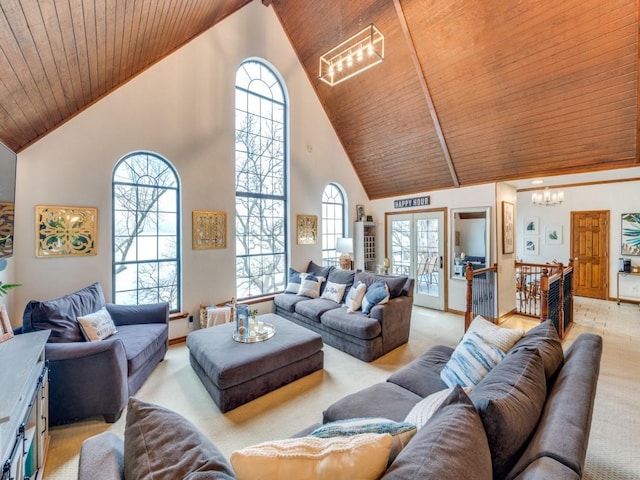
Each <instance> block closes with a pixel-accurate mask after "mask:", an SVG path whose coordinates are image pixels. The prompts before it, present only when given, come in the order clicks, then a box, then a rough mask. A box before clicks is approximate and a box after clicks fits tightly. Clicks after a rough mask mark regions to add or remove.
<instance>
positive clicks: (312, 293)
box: [298, 273, 325, 298]
mask: <svg viewBox="0 0 640 480" xmlns="http://www.w3.org/2000/svg"><path fill="white" fill-rule="evenodd" d="M300 278H301V281H300V290H298V295H302V296H303V297H309V298H318V297H319V296H320V287H321V286H322V284H323V283H324V280H325V277H320V276H317V275H314V274H313V273H303V274H301V275H300Z"/></svg>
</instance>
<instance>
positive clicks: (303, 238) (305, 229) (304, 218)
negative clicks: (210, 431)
mask: <svg viewBox="0 0 640 480" xmlns="http://www.w3.org/2000/svg"><path fill="white" fill-rule="evenodd" d="M296 224H297V226H298V245H315V244H316V243H317V242H318V216H317V215H297V216H296Z"/></svg>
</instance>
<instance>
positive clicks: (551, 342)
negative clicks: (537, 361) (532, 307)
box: [509, 320, 564, 381]
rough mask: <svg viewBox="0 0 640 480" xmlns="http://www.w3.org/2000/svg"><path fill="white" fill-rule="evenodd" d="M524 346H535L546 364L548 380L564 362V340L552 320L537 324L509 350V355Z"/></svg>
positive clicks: (545, 370)
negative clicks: (559, 335) (562, 340)
mask: <svg viewBox="0 0 640 480" xmlns="http://www.w3.org/2000/svg"><path fill="white" fill-rule="evenodd" d="M523 348H535V349H537V350H538V353H539V354H540V358H541V359H542V363H543V364H544V373H545V376H546V377H547V381H551V380H552V379H553V378H554V377H555V376H556V374H557V373H558V370H559V369H560V367H561V366H562V364H563V363H564V352H563V350H562V342H561V341H560V337H558V331H557V330H556V327H555V326H554V325H553V323H551V320H545V321H544V322H542V323H540V324H538V325H536V326H535V327H533V328H532V329H531V330H529V331H528V332H527V333H525V334H524V337H522V338H521V339H520V340H518V342H517V343H516V344H515V345H514V346H513V347H512V348H511V350H509V355H511V354H512V353H515V352H517V351H519V350H520V349H523Z"/></svg>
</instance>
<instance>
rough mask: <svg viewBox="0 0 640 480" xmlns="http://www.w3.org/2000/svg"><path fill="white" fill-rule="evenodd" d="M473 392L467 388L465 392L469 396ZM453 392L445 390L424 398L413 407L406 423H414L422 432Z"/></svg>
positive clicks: (450, 389)
mask: <svg viewBox="0 0 640 480" xmlns="http://www.w3.org/2000/svg"><path fill="white" fill-rule="evenodd" d="M471 390H472V389H471V388H469V387H466V388H465V389H464V392H465V393H467V394H469V393H470V392H471ZM451 392H453V388H445V389H444V390H440V391H438V392H435V393H432V394H431V395H429V396H428V397H425V398H423V399H422V400H420V401H419V402H418V403H416V404H415V405H414V406H413V408H412V409H411V411H410V412H409V414H408V415H407V418H405V419H404V421H405V422H407V423H412V424H413V425H415V426H416V428H417V429H418V430H420V429H421V428H422V427H424V424H425V423H427V421H428V420H429V419H430V418H431V417H432V416H433V414H434V413H435V411H436V410H438V408H440V405H442V403H443V402H444V401H445V400H446V399H447V398H448V397H449V395H451Z"/></svg>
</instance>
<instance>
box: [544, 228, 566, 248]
mask: <svg viewBox="0 0 640 480" xmlns="http://www.w3.org/2000/svg"><path fill="white" fill-rule="evenodd" d="M544 243H546V244H547V245H562V225H547V226H546V227H545V228H544Z"/></svg>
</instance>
